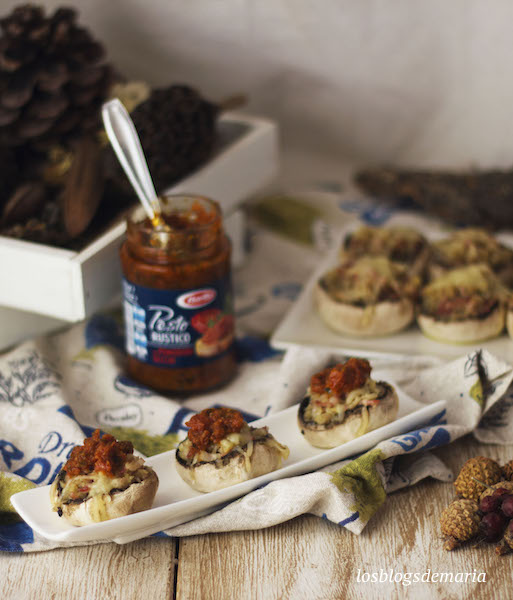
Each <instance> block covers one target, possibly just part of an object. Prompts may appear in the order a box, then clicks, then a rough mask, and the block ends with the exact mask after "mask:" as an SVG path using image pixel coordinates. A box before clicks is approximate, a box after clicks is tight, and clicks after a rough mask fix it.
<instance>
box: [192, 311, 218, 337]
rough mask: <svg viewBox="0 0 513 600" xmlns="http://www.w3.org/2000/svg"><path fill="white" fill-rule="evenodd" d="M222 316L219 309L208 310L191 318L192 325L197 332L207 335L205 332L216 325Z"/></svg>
mask: <svg viewBox="0 0 513 600" xmlns="http://www.w3.org/2000/svg"><path fill="white" fill-rule="evenodd" d="M220 315H221V311H220V310H219V309H218V308H208V309H207V310H202V311H201V312H199V313H196V314H195V315H194V316H193V317H192V318H191V325H192V327H194V329H195V330H196V331H199V332H200V333H205V331H206V330H207V329H208V328H209V327H212V326H213V325H215V324H216V322H217V321H218V320H219V317H220Z"/></svg>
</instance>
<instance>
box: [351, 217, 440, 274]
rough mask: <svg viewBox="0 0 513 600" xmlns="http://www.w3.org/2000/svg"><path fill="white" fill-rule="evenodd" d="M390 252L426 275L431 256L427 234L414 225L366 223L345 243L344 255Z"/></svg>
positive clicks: (379, 254)
mask: <svg viewBox="0 0 513 600" xmlns="http://www.w3.org/2000/svg"><path fill="white" fill-rule="evenodd" d="M362 256H386V257H387V258H389V259H390V260H393V261H394V262H398V263H401V264H404V265H406V266H408V267H409V269H410V272H411V273H413V274H418V275H422V274H423V273H424V269H425V267H426V265H427V261H428V259H429V256H430V245H429V243H428V241H427V240H426V238H425V237H424V236H423V235H422V234H421V233H420V232H418V231H416V230H415V229H413V228H411V227H370V226H368V225H362V226H361V227H359V228H358V229H356V230H355V231H353V232H352V233H349V234H348V235H347V236H346V237H345V239H344V243H343V245H342V249H341V259H342V260H345V259H347V258H361V257H362Z"/></svg>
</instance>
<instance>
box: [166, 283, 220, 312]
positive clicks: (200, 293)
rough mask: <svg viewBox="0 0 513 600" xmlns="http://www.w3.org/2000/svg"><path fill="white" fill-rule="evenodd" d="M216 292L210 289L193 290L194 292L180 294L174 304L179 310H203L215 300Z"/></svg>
mask: <svg viewBox="0 0 513 600" xmlns="http://www.w3.org/2000/svg"><path fill="white" fill-rule="evenodd" d="M216 296H217V292H216V291H215V290H214V289H212V288H204V289H202V290H195V291H194V292H187V294H182V295H181V296H179V297H178V298H177V299H176V303H177V304H178V306H179V307H180V308H188V309H192V308H203V306H206V305H207V304H210V303H211V302H212V301H213V300H215V298H216Z"/></svg>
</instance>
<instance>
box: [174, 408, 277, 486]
mask: <svg viewBox="0 0 513 600" xmlns="http://www.w3.org/2000/svg"><path fill="white" fill-rule="evenodd" d="M186 425H187V426H188V427H189V431H188V434H187V437H186V438H185V439H184V440H183V441H182V442H181V443H180V444H179V446H178V448H177V450H176V470H177V472H178V474H179V475H180V476H181V477H182V479H183V480H184V481H185V482H186V483H188V484H189V485H190V486H191V487H192V488H194V489H195V490H198V491H200V492H213V491H215V490H220V489H223V488H226V487H229V486H231V485H234V484H236V483H241V482H242V481H247V480H248V479H252V478H253V477H258V476H260V475H264V474H265V473H269V472H270V471H274V470H276V469H278V468H279V467H280V466H281V463H282V460H285V459H287V458H288V456H289V449H288V448H287V446H284V445H283V444H280V443H279V442H277V441H276V440H275V439H274V437H273V436H272V435H271V434H270V433H269V431H268V429H267V427H259V428H255V427H250V426H249V425H248V424H247V423H246V422H245V421H244V418H243V416H242V414H241V413H240V412H239V411H238V410H235V409H232V408H224V407H221V408H208V409H205V410H203V411H201V412H200V413H198V414H196V415H194V416H193V417H191V419H190V420H189V421H188V422H187V423H186Z"/></svg>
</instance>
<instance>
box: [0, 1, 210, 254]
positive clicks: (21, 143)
mask: <svg viewBox="0 0 513 600" xmlns="http://www.w3.org/2000/svg"><path fill="white" fill-rule="evenodd" d="M105 54H106V53H105V48H104V46H103V45H102V44H101V43H100V42H99V41H97V40H96V39H95V38H94V37H93V35H92V34H91V33H90V32H89V31H88V30H87V29H86V28H84V27H82V26H80V25H79V24H78V22H77V13H76V11H75V10H74V9H71V8H65V7H63V8H58V9H57V10H55V12H54V13H53V14H46V12H45V9H44V8H42V7H40V6H35V5H30V4H25V5H20V6H18V7H16V8H14V10H13V11H12V12H11V13H10V14H8V15H7V16H5V17H3V18H0V235H8V236H11V237H18V238H23V239H26V240H31V241H37V242H43V243H48V244H55V245H61V246H69V247H71V246H73V240H76V239H79V236H81V235H82V234H83V233H84V231H85V230H86V228H87V227H88V226H89V225H90V224H91V222H92V221H93V219H95V221H96V220H98V219H97V217H98V213H102V214H103V213H104V216H107V217H113V216H114V215H113V210H116V209H118V208H119V209H122V208H126V207H127V205H129V204H131V203H132V202H133V200H134V199H135V197H134V196H133V194H132V191H131V190H130V189H129V188H128V186H127V185H126V178H125V176H124V174H123V173H122V172H121V170H120V168H119V167H118V165H117V160H116V159H115V158H114V155H113V153H112V151H111V149H110V147H109V146H108V145H107V144H106V142H105V138H104V137H103V138H102V136H101V135H100V131H101V127H102V126H101V115H100V109H101V105H102V103H103V102H104V101H105V100H106V99H107V98H109V97H111V96H112V91H113V85H114V84H117V85H118V87H119V85H120V83H119V82H120V80H121V78H120V77H119V76H117V75H116V74H115V70H114V69H113V68H112V66H111V65H109V64H108V63H107V62H106V60H105ZM141 85H145V84H141ZM121 87H122V85H121ZM146 87H147V86H146ZM148 90H149V88H148ZM141 100H142V101H141V102H140V104H139V106H137V107H136V108H135V110H134V111H133V113H132V118H133V120H134V123H135V125H136V128H137V129H138V131H139V134H140V137H141V142H142V145H143V148H144V151H145V153H146V155H147V158H148V162H149V164H150V170H151V172H152V175H153V178H154V180H155V184H156V187H157V189H158V190H162V189H163V188H165V187H166V186H169V185H171V184H172V183H174V182H176V181H177V180H178V179H180V178H181V177H183V176H184V175H185V174H187V173H189V172H190V171H192V170H193V169H195V168H196V167H198V166H199V165H201V164H202V163H203V162H204V161H205V160H206V159H207V158H208V157H209V155H210V153H211V151H212V148H213V145H214V141H215V124H216V119H217V116H218V107H217V106H216V105H215V104H213V103H211V102H208V101H206V100H204V99H202V98H201V96H200V95H199V94H198V93H197V92H196V91H195V90H193V89H191V88H189V87H186V86H178V85H172V86H170V87H168V88H166V89H163V90H158V91H157V90H155V91H151V90H149V91H148V93H145V94H143V97H142V98H141ZM108 196H110V197H108ZM113 196H114V197H115V198H114V201H113ZM104 200H105V201H104ZM101 205H103V206H104V207H106V210H105V211H103V210H101V211H100V210H99V207H100V206H101ZM95 215H96V216H95ZM98 224H99V225H100V226H101V219H100V220H99V223H98ZM70 242H71V246H70Z"/></svg>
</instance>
